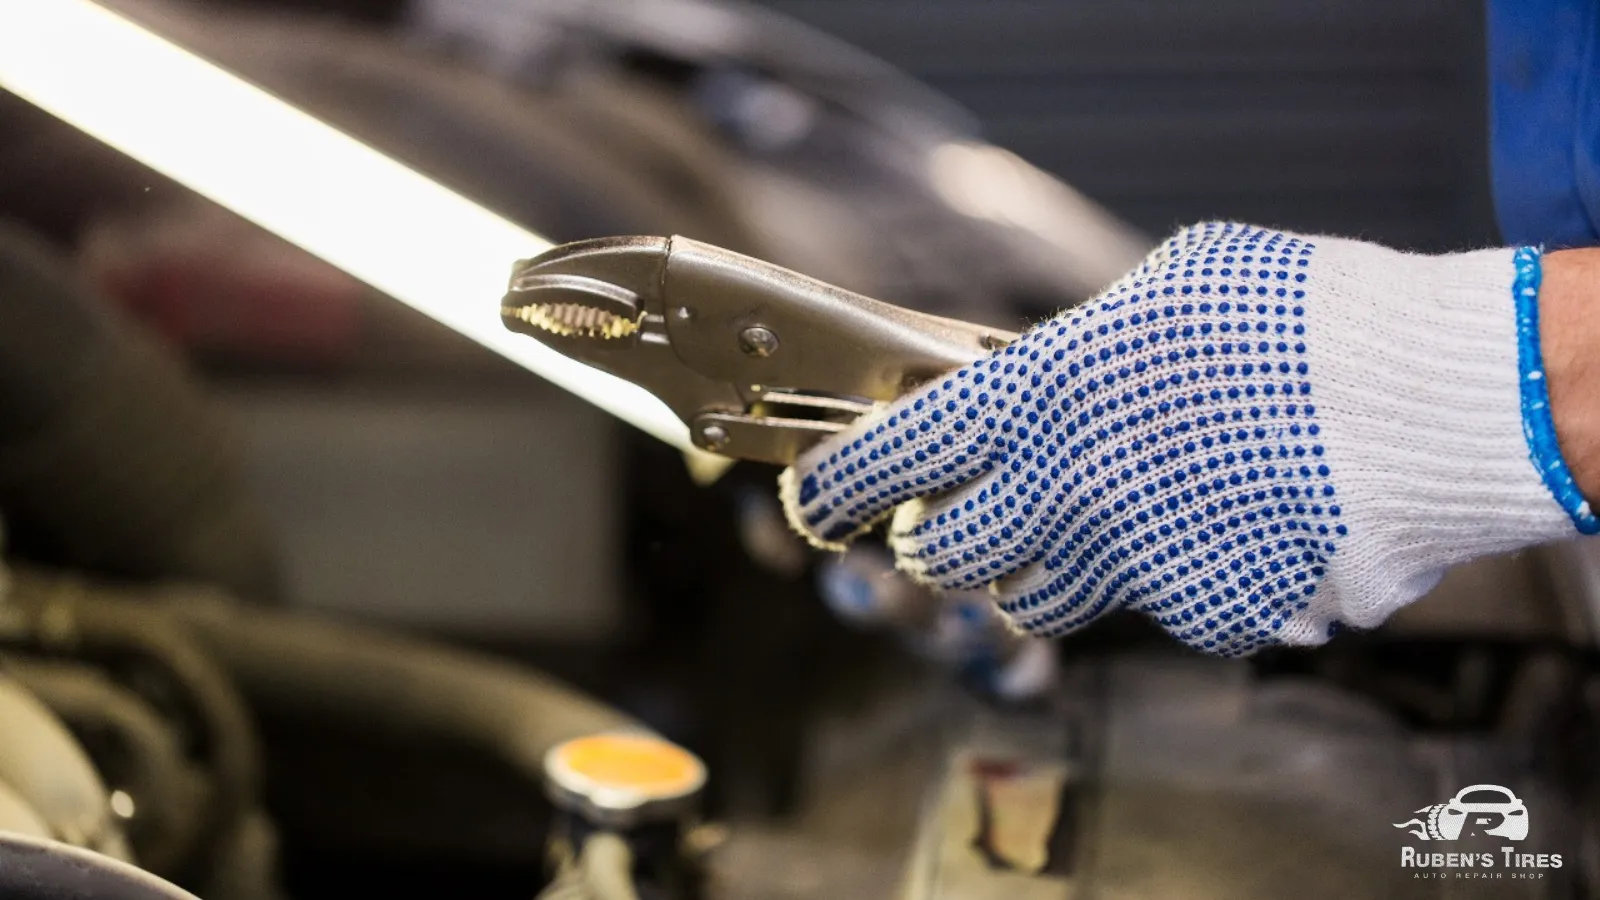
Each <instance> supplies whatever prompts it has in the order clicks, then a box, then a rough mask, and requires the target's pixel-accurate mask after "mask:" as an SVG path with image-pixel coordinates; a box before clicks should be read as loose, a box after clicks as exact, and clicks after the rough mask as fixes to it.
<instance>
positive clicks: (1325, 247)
mask: <svg viewBox="0 0 1600 900" xmlns="http://www.w3.org/2000/svg"><path fill="white" fill-rule="evenodd" d="M1538 278H1539V257H1538V252H1537V251H1535V250H1531V249H1526V248H1525V249H1522V250H1510V249H1503V250H1485V251H1479V252H1473V253H1462V254H1456V255H1450V256H1434V257H1428V256H1415V255H1408V254H1403V253H1398V252H1395V251H1392V250H1388V249H1385V248H1383V247H1378V246H1375V245H1372V244H1366V243H1361V242H1358V241H1352V240H1343V239H1338V238H1325V237H1314V238H1311V237H1305V236H1301V235H1295V234H1289V233H1283V232H1276V231H1271V230H1265V229H1260V228H1254V227H1250V226H1245V225H1237V224H1223V223H1210V224H1205V225H1199V226H1196V227H1194V228H1190V229H1188V230H1186V231H1183V232H1180V233H1179V234H1177V235H1176V236H1174V237H1173V238H1171V239H1170V240H1168V241H1167V242H1166V243H1165V244H1163V245H1162V246H1161V247H1160V248H1159V249H1157V250H1156V251H1155V252H1154V253H1152V254H1151V255H1150V256H1149V258H1148V259H1146V260H1145V262H1144V263H1143V264H1142V265H1141V266H1140V267H1139V268H1138V269H1137V270H1135V271H1134V272H1132V273H1130V274H1129V275H1128V276H1126V277H1125V278H1123V279H1122V280H1121V281H1120V282H1118V283H1117V284H1115V285H1113V286H1112V287H1111V288H1109V289H1108V290H1106V291H1105V293H1103V294H1102V295H1101V296H1100V297H1099V298H1097V299H1096V300H1094V301H1092V302H1090V303H1088V304H1086V305H1084V306H1082V307H1079V308H1076V309H1073V310H1070V311H1068V312H1066V313H1063V314H1062V315H1061V316H1060V317H1058V318H1056V319H1054V320H1052V321H1050V322H1047V323H1045V324H1043V325H1040V326H1039V327H1037V328H1035V329H1034V330H1032V331H1031V332H1029V333H1028V334H1027V335H1025V336H1024V337H1022V338H1021V339H1020V340H1018V341H1017V342H1016V343H1014V344H1012V345H1011V346H1009V347H1006V348H1005V349H1004V350H1001V351H999V352H997V353H995V354H994V355H993V356H990V357H989V358H987V359H983V360H979V361H977V362H976V363H974V364H973V365H971V366H968V367H967V368H965V369H962V370H961V371H959V372H957V373H954V374H952V375H950V376H949V377H948V378H945V379H943V380H940V381H938V382H936V383H933V384H930V385H928V386H927V387H925V388H924V389H923V390H921V391H920V392H918V393H916V394H914V395H911V396H908V397H905V398H903V399H901V400H900V401H898V402H896V403H895V404H894V405H892V406H890V407H889V408H888V409H886V410H884V411H883V413H882V414H881V415H878V416H875V417H873V418H872V419H870V420H869V421H866V422H864V423H862V424H860V425H858V426H856V427H855V428H854V429H853V430H852V431H850V432H848V433H846V434H845V435H843V436H840V437H838V438H835V439H833V440H831V441H829V442H828V443H826V444H823V445H821V446H819V447H817V448H815V449H813V450H811V451H809V452H808V453H806V454H805V455H804V456H802V457H801V458H800V459H799V460H798V461H797V462H796V463H795V465H794V467H793V468H791V469H790V470H789V471H787V472H785V473H784V476H783V479H782V495H783V500H784V505H785V508H786V510H787V511H788V514H789V517H790V520H791V522H792V523H794V524H795V526H796V527H797V528H799V529H800V530H801V531H802V533H804V534H805V535H807V536H808V537H809V538H810V539H811V540H812V541H813V542H814V543H817V544H818V545H820V546H825V547H830V548H838V547H839V546H842V542H844V541H847V540H848V539H849V538H851V537H852V536H854V535H856V534H858V533H860V532H861V531H862V530H864V529H865V528H867V527H869V526H871V525H872V524H873V523H874V522H875V521H877V520H879V519H880V518H882V517H883V516H884V515H885V514H886V513H888V512H889V511H890V510H894V509H896V508H897V507H898V511H897V512H896V513H895V515H894V518H893V522H892V524H891V526H890V531H889V541H890V544H891V546H892V547H893V549H894V551H895V554H896V556H897V557H898V560H899V565H900V566H901V568H903V569H905V570H906V571H907V572H909V573H911V575H912V576H913V577H916V578H918V579H920V580H922V581H925V582H929V583H932V584H934V585H936V586H938V587H941V588H946V589H960V588H970V587H974V586H981V585H990V586H991V587H992V591H993V593H994V594H995V596H996V597H997V599H998V601H999V604H1000V608H1001V610H1002V611H1003V612H1004V613H1005V614H1006V615H1007V616H1008V617H1009V619H1010V621H1011V623H1012V624H1013V625H1014V626H1016V627H1017V628H1019V629H1022V630H1024V631H1027V632H1030V633H1033V634H1037V635H1047V636H1048V635H1060V634H1063V633H1065V632H1068V631H1071V630H1073V629H1075V628H1077V627H1079V626H1081V625H1084V624H1085V623H1087V622H1089V621H1090V620H1092V619H1094V618H1095V617H1097V616H1099V615H1101V614H1103V613H1105V612H1107V611H1109V610H1112V609H1116V608H1119V607H1129V608H1132V609H1137V610H1140V611H1142V612H1144V613H1146V614H1147V615H1149V616H1151V617H1152V618H1154V619H1155V620H1156V621H1157V622H1158V623H1159V624H1160V625H1161V626H1162V627H1164V628H1165V629H1166V630H1167V631H1169V632H1171V633H1172V634H1173V635H1174V636H1176V637H1177V638H1178V639H1179V640H1182V641H1183V642H1185V643H1187V644H1189V645H1191V646H1194V647H1196V648H1200V649H1203V650H1205V651H1208V652H1212V653H1218V654H1224V655H1236V654H1242V653H1248V652H1250V651H1252V650H1255V649H1257V648H1259V647H1262V646H1265V645H1268V644H1277V643H1288V644H1315V643H1320V642H1322V641H1324V640H1326V639H1327V637H1328V636H1329V635H1330V634H1332V633H1333V632H1334V631H1335V630H1337V629H1338V628H1339V627H1341V626H1342V625H1352V626H1357V627H1371V626H1374V625H1377V624H1378V623H1380V622H1382V621H1383V620H1384V619H1385V618H1386V617H1388V616H1389V615H1390V614H1391V613H1393V612H1394V611H1395V610H1396V609H1397V608H1399V607H1401V606H1403V605H1405V604H1406V603H1409V602H1411V601H1412V600H1414V599H1416V598H1417V597H1418V596H1420V595H1421V594H1423V593H1424V592H1426V591H1427V590H1428V589H1429V588H1431V587H1432V586H1433V585H1434V584H1435V583H1437V581H1438V580H1439V577H1440V575H1441V574H1442V573H1443V571H1444V569H1445V568H1446V567H1448V566H1450V565H1451V564H1453V563H1457V562H1460V561H1463V560H1466V559H1470V558H1472V557H1476V556H1481V555H1484V554H1488V553H1495V552H1498V551H1503V550H1509V549H1512V548H1516V547H1522V546H1525V545H1528V544H1533V543H1537V542H1541V541H1548V540H1552V539H1556V538H1561V537H1566V536H1569V535H1572V534H1574V533H1575V532H1576V531H1585V532H1592V531H1594V530H1596V524H1597V523H1596V521H1595V518H1594V516H1593V515H1591V514H1590V512H1589V508H1588V506H1587V504H1585V503H1584V501H1583V499H1582V497H1581V496H1580V495H1579V493H1578V491H1577V489H1576V488H1575V487H1574V486H1573V483H1572V480H1571V477H1570V475H1569V474H1568V473H1567V469H1566V466H1565V464H1564V463H1563V462H1562V460H1561V456H1560V452H1559V450H1557V448H1556V443H1555V433H1554V428H1553V426H1552V425H1551V421H1550V415H1549V410H1548V404H1547V400H1546V391H1545V387H1544V382H1543V381H1542V380H1541V377H1542V372H1541V371H1540V369H1541V363H1540V357H1539V346H1538V320H1537V290H1538Z"/></svg>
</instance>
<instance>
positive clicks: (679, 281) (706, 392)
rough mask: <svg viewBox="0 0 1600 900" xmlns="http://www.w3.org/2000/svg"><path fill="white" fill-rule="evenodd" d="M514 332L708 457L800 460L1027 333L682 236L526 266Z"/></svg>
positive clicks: (627, 240) (504, 306)
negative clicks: (621, 382) (677, 427)
mask: <svg viewBox="0 0 1600 900" xmlns="http://www.w3.org/2000/svg"><path fill="white" fill-rule="evenodd" d="M500 312H501V319H502V321H503V322H504V323H505V325H506V327H507V328H510V329H511V330H513V331H517V332H520V333H523V334H526V335H528V336H530V337H532V338H534V339H535V340H538V341H539V342H541V343H543V344H545V345H546V346H548V347H550V348H552V349H554V350H557V351H558V352H560V353H562V354H564V355H566V356H569V357H572V358H573V359H576V360H578V361H580V362H584V363H587V364H588V365H591V366H594V367H596V368H598V369H602V370H604V371H606V372H609V373H611V374H613V375H616V376H618V377H621V378H624V379H626V380H628V381H632V382H634V383H636V384H638V385H640V386H641V387H643V388H645V389H646V390H648V391H650V392H651V393H653V394H655V395H656V396H657V397H658V398H660V399H661V400H662V401H663V402H664V403H666V404H667V406H668V407H669V408H671V409H672V411H673V412H674V413H676V414H677V415H678V417H679V418H680V419H682V420H683V421H684V422H685V423H686V424H687V425H688V426H689V433H690V435H691V436H692V438H693V440H694V442H695V444H696V445H697V446H699V447H701V448H702V449H705V450H709V451H712V452H714V453H720V454H723V455H725V456H732V457H736V458H739V459H749V460H757V461H761V462H770V463H778V464H781V465H787V464H788V463H790V462H792V461H793V460H794V458H795V456H796V455H798V454H799V453H800V452H801V451H803V450H804V449H806V448H807V447H809V446H811V445H812V444H814V443H816V442H817V441H818V440H820V439H822V438H823V437H826V436H827V435H830V434H833V433H836V432H838V431H842V430H843V429H845V428H847V427H849V425H850V424H851V423H852V422H854V421H855V420H856V419H857V418H859V417H860V416H861V415H863V414H865V413H867V412H868V411H870V410H871V409H872V408H873V407H874V406H876V405H877V404H880V403H885V402H888V401H890V400H893V399H894V398H896V397H898V396H900V395H901V394H903V393H905V392H906V391H908V390H910V389H912V388H915V387H917V386H918V385H920V384H922V383H923V382H925V381H927V380H929V379H931V378H934V377H936V376H938V375H941V374H943V373H945V372H947V371H950V370H951V369H955V368H958V367H960V366H962V365H964V364H966V363H968V362H971V361H972V360H974V359H977V358H979V357H981V356H983V355H985V354H986V353H988V352H989V351H991V350H994V349H997V348H998V347H1001V346H1004V345H1005V344H1006V343H1008V342H1009V341H1011V340H1013V339H1014V337H1015V336H1014V335H1011V334H1007V333H1005V332H1000V331H996V330H995V329H992V328H986V327H982V326H978V325H972V324H969V323H966V322H958V321H955V320H951V319H943V318H939V317H936V316H929V315H925V314H922V313H916V312H912V311H910V310H906V309H902V308H900V307H896V306H892V305H890V304H887V303H883V302H880V301H877V300H873V299H871V298H868V297H863V296H861V295H859V294H853V293H851V292H849V291H846V290H843V289H841V288H838V287H835V286H833V285H830V284H827V283H825V282H821V281H817V280H815V279H812V278H807V277H806V276H803V275H799V274H797V273H795V272H791V271H789V270H787V269H783V268H780V267H778V266H774V265H772V264H770V263H765V262H762V261H760V260H756V259H752V258H750V257H747V256H741V255H739V254H737V253H733V252H731V251H728V250H724V249H722V248H720V247H713V246H711V245H709V244H703V243H700V242H699V241H694V240H690V239H688V238H683V237H671V238H662V237H619V238H601V239H598V240H590V241H579V242H577V243H572V244H565V245H562V246H560V247H556V248H554V249H552V250H550V251H548V252H546V253H544V254H541V255H540V256H537V257H534V258H533V259H529V260H523V261H521V262H519V263H517V264H516V266H515V268H514V269H513V272H512V277H511V287H510V291H509V292H508V293H507V294H506V296H505V298H504V300H503V301H502V302H501V308H500Z"/></svg>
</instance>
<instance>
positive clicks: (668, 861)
mask: <svg viewBox="0 0 1600 900" xmlns="http://www.w3.org/2000/svg"><path fill="white" fill-rule="evenodd" d="M545 779H546V781H545V784H546V790H547V791H548V792H549V796H550V800H551V802H552V803H554V804H555V807H556V810H557V817H556V821H555V822H554V824H553V825H552V826H551V829H550V838H549V853H550V857H551V859H552V861H553V863H554V867H555V877H554V878H553V879H552V881H551V883H550V886H549V888H547V889H546V891H545V893H544V894H542V895H541V896H542V897H544V898H546V900H555V898H561V897H568V898H572V900H578V898H588V900H624V898H635V900H636V898H638V897H640V896H644V897H651V898H654V897H662V898H668V897H670V898H679V900H690V898H698V897H700V896H701V887H702V880H703V873H702V872H701V862H700V859H699V856H700V854H699V853H698V852H697V847H696V846H695V842H694V841H693V840H692V834H693V829H694V828H695V826H696V825H697V824H698V816H699V806H700V798H701V797H700V795H701V790H702V788H703V787H704V786H705V780H706V769H705V765H704V763H702V762H701V761H700V760H699V759H698V758H697V757H695V755H694V754H692V753H690V752H689V751H687V750H685V749H683V748H682V747H679V746H677V745H675V744H672V743H670V742H668V741H664V740H662V739H660V738H657V737H653V736H650V735H640V734H626V733H612V734H595V735H587V736H585V737H580V738H574V739H573V740H570V741H566V742H564V743H562V744H558V745H556V746H555V747H552V748H551V749H550V752H548V753H547V754H545Z"/></svg>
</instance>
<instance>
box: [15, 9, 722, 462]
mask: <svg viewBox="0 0 1600 900" xmlns="http://www.w3.org/2000/svg"><path fill="white" fill-rule="evenodd" d="M0 88H4V89H5V90H8V91H11V92H12V93H15V94H17V95H18V96H20V97H22V98H23V99H25V100H27V101H29V102H31V103H33V104H35V105H37V106H39V107H41V108H43V109H45V110H47V111H49V112H50V113H52V114H53V115H55V116H57V117H59V118H61V119H63V120H65V121H67V122H68V123H70V124H71V125H73V126H75V127H77V128H79V129H82V130H83V131H85V132H87V133H89V134H91V135H93V136H94V137H96V138H98V139H99V140H101V141H104V142H105V143H107V144H109V145H111V146H112V147H115V148H116V149H118V150H120V151H122V152H123V153H126V154H127V155H129V156H131V157H133V158H134V159H137V160H139V161H140V162H142V163H144V164H145V165H147V166H149V167H150V168H152V169H155V170H156V171H158V172H160V173H162V174H163V175H166V176H167V177H169V178H171V179H173V180H174V181H177V182H178V183H180V184H183V185H184V186H186V187H188V188H190V189H191V190H193V191H195V192H196V193H199V194H201V195H203V196H205V197H207V198H209V199H211V200H213V201H215V202H217V203H219V204H221V205H222V206H224V207H226V208H228V209H230V210H232V211H234V212H235V213H238V214H239V215H241V216H243V217H244V218H246V219H249V220H251V221H252V222H255V223H256V224H258V225H260V226H262V227H263V228H265V229H267V230H268V231H271V232H273V233H275V234H277V235H278V236H280V237H282V238H284V239H286V240H288V241H290V242H291V243H294V244H296V245H298V246H300V247H301V248H303V249H305V250H307V251H309V252H310V253H312V254H313V255H315V256H318V257H321V258H322V259H324V260H326V261H327V262H329V263H331V264H333V265H334V266H336V267H338V268H340V269H342V270H344V271H345V272H348V273H350V274H351V275H354V276H355V277H357V278H359V279H361V280H362V281H365V282H367V283H368V284H370V285H372V286H373V287H376V288H378V289H379V290H381V291H383V292H385V293H387V294H389V295H391V296H393V297H394V298H396V299H398V300H401V301H403V302H404V303H406V304H408V305H410V306H412V307H414V308H416V309H417V310H419V311H421V312H423V313H425V314H426V315H428V316H431V317H432V318H434V319H436V320H438V321H439V322H442V323H443V324H445V325H447V326H449V327H450V328H452V329H454V330H455V331H457V332H459V333H461V334H462V335H465V336H466V337H468V338H471V339H472V340H474V341H476V342H478V343H479V344H482V345H483V346H485V347H488V348H489V349H491V350H493V351H495V352H496V353H499V354H501V355H503V356H505V357H507V358H509V359H511V360H512V361H514V362H516V363H518V364H519V365H521V366H523V367H525V368H527V369H529V370H531V371H533V372H535V373H537V374H539V375H541V376H543V377H544V378H546V379H549V380H550V381H552V382H554V383H555V384H557V385H560V386H561V387H563V388H565V389H567V390H569V391H571V392H573V393H574V394H577V395H578V396H579V397H582V398H583V399H585V400H587V401H589V402H590V403H593V404H595V405H596V406H599V407H600V408H602V409H605V410H606V411H608V412H610V413H612V414H613V415H615V416H617V417H618V418H621V419H623V420H625V421H627V422H630V423H632V424H633V425H635V426H638V427H639V428H641V429H643V430H644V431H646V432H648V433H650V434H652V435H654V436H656V437H658V438H660V439H662V440H664V441H667V442H668V443H672V444H675V445H677V446H679V447H682V448H684V449H686V450H689V449H692V447H691V445H690V442H689V436H688V432H687V431H686V430H685V428H684V426H683V424H682V423H681V422H680V421H678V419H677V418H676V417H675V416H674V415H673V414H672V412H671V411H669V410H667V409H666V408H664V407H663V406H662V405H661V403H660V401H658V400H656V399H655V398H654V397H652V396H650V395H649V394H648V393H647V392H645V391H643V390H640V389H639V388H638V387H635V386H634V385H632V384H629V383H627V382H625V381H620V380H618V379H616V378H613V377H611V376H609V375H606V374H604V373H600V372H596V371H594V370H593V369H590V368H587V367H585V366H583V365H580V364H578V363H577V362H575V361H573V360H572V359H569V358H566V357H564V356H562V355H560V354H557V353H551V352H549V351H548V350H547V349H545V348H544V347H541V346H539V345H538V344H536V343H532V342H529V341H523V340H518V339H517V338H516V337H515V336H514V335H511V334H507V333H506V332H505V331H504V330H503V329H502V328H500V327H499V326H498V325H497V324H496V322H495V318H494V316H493V315H492V314H491V313H490V311H489V310H488V308H487V307H486V306H484V305H483V304H482V302H481V300H480V298H482V297H485V296H492V295H494V294H497V293H499V292H500V289H501V287H502V286H503V284H504V278H505V266H506V263H507V262H508V261H509V260H512V259H516V258H517V257H519V256H524V255H526V254H528V253H530V252H538V251H540V250H542V249H544V248H547V247H549V246H550V243H549V242H548V241H546V240H545V239H544V238H542V237H540V236H538V235H536V234H533V233H531V232H529V231H526V230H524V229H523V228H521V227H519V226H517V225H516V224H514V223H512V222H509V221H507V220H506V219H503V218H501V217H500V216H497V215H495V214H494V213H492V212H490V211H489V210H486V209H484V208H482V207H481V206H478V205H477V204H475V203H473V202H472V201H471V200H468V199H467V198H465V197H462V196H460V195H458V194H456V193H454V192H452V191H450V190H448V189H447V188H444V187H442V186H440V185H439V184H436V183H435V182H433V181H431V180H429V179H428V178H426V177H424V176H423V175H420V174H418V173H417V172H414V171H412V170H410V169H408V168H406V167H405V166H403V165H401V164H400V163H398V162H395V161H394V160H392V159H390V158H388V157H386V156H384V155H383V154H381V153H379V152H377V151H376V150H373V149H372V148H371V147H368V146H366V145H365V144H362V143H361V142H359V141H357V140H355V139H354V138H351V137H349V136H348V135H345V134H343V133H341V132H339V131H337V130H335V129H334V128H332V127H330V126H328V125H326V124H324V123H322V122H319V121H317V120H316V119H314V118H312V117H311V116H309V115H307V114H306V113H304V112H301V111H300V110H298V109H295V108H294V107H292V106H290V105H288V104H287V103H284V102H283V101H281V100H279V99H277V98H276V97H273V96H271V95H270V94H267V93H266V92H265V91H262V90H260V89H259V88H256V87H254V86H253V85H250V84H248V83H246V82H245V81H243V80H241V79H239V78H237V77H235V76H234V75H231V74H229V73H227V72H225V71H223V70H222V69H220V68H218V67H216V66H215V65H212V64H211V63H209V62H207V61H206V60H204V59H201V58H200V57H198V56H196V55H194V54H192V53H190V52H188V51H186V50H184V49H183V48H181V47H178V46H177V45H175V44H173V43H171V42H169V41H167V40H165V39H163V38H161V37H159V36H157V35H155V34H152V33H151V32H150V31H148V30H146V29H144V28H142V27H140V26H139V25H138V24H136V23H134V22H132V21H130V20H128V19H126V18H124V17H122V16H120V15H117V14H115V13H113V12H110V11H109V10H106V9H104V8H102V7H101V6H99V5H97V4H95V3H92V2H89V0H0Z"/></svg>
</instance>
